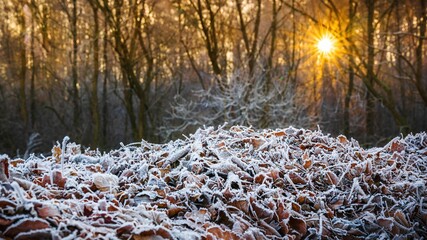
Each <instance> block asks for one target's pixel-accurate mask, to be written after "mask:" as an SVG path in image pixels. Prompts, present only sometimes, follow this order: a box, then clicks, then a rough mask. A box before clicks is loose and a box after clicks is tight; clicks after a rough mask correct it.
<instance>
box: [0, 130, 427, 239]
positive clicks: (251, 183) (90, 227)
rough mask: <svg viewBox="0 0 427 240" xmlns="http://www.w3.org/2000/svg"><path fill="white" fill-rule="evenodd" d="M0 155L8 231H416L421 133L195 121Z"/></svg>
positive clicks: (426, 137) (3, 222)
mask: <svg viewBox="0 0 427 240" xmlns="http://www.w3.org/2000/svg"><path fill="white" fill-rule="evenodd" d="M68 141H69V139H68V138H67V137H66V138H64V141H63V142H62V144H60V143H58V144H57V145H56V146H54V147H53V149H52V155H51V156H47V157H43V156H42V157H36V156H34V155H32V156H31V157H29V158H28V159H27V160H23V159H10V158H9V157H8V156H6V155H1V156H0V180H1V185H0V209H1V210H0V236H1V237H5V238H7V239H61V238H63V239H75V238H80V239H321V238H323V239H390V238H396V239H420V238H426V236H427V227H426V226H427V194H426V180H427V134H426V133H418V134H415V135H408V136H407V137H406V138H404V139H402V138H395V139H393V140H392V141H390V143H388V144H387V145H385V146H384V147H381V148H371V149H364V148H362V147H360V146H359V144H358V142H357V141H355V140H354V139H350V140H349V139H347V138H346V137H345V136H342V135H340V136H338V137H336V138H334V137H331V136H329V135H325V134H323V133H322V132H320V131H311V130H305V129H296V128H293V127H289V128H286V129H276V130H271V129H270V130H261V131H258V130H254V129H252V128H248V127H242V126H233V127H231V128H229V129H225V126H222V127H218V128H216V129H215V128H213V127H208V128H204V129H198V130H197V131H196V132H195V133H194V134H192V135H190V136H189V137H187V138H185V139H180V140H176V141H171V142H169V143H167V144H151V143H147V142H145V141H142V142H140V143H133V144H129V145H126V146H125V145H122V147H121V148H120V149H117V150H113V151H110V152H109V153H105V154H101V153H100V152H99V151H96V150H90V149H85V150H83V149H82V148H81V146H80V145H78V144H76V143H69V142H68Z"/></svg>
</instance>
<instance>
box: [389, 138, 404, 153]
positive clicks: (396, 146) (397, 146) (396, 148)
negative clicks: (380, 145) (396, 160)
mask: <svg viewBox="0 0 427 240" xmlns="http://www.w3.org/2000/svg"><path fill="white" fill-rule="evenodd" d="M404 149H405V145H403V143H401V142H400V141H398V140H395V141H393V142H392V143H391V145H390V148H389V150H390V152H401V151H403V150H404Z"/></svg>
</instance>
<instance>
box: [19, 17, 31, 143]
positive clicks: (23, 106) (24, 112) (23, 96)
mask: <svg viewBox="0 0 427 240" xmlns="http://www.w3.org/2000/svg"><path fill="white" fill-rule="evenodd" d="M18 11H19V10H18ZM20 11H21V12H20V13H18V14H19V15H18V18H19V23H20V25H21V38H20V41H21V42H20V47H21V49H20V50H21V52H20V58H21V59H20V60H21V69H20V72H19V107H20V113H21V118H22V120H23V125H24V136H25V137H27V135H28V120H29V114H28V108H27V93H26V82H27V48H26V45H25V37H26V23H25V15H24V10H23V9H21V10H20Z"/></svg>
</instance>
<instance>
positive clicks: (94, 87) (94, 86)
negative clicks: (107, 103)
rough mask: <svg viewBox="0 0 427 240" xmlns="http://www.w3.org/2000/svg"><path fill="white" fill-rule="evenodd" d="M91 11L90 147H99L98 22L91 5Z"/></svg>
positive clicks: (96, 13) (96, 11)
mask: <svg viewBox="0 0 427 240" xmlns="http://www.w3.org/2000/svg"><path fill="white" fill-rule="evenodd" d="M92 10H93V20H94V29H93V34H94V35H93V37H94V40H93V76H92V82H91V92H92V94H91V102H90V106H91V117H92V146H94V147H98V146H99V138H100V128H101V126H100V125H101V124H100V115H99V106H98V77H99V20H98V8H97V7H96V6H95V5H92Z"/></svg>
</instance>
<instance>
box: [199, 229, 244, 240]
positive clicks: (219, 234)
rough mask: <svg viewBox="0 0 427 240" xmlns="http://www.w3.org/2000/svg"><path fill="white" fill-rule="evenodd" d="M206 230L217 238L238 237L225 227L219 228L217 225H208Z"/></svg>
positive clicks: (235, 239) (235, 238) (236, 239)
mask: <svg viewBox="0 0 427 240" xmlns="http://www.w3.org/2000/svg"><path fill="white" fill-rule="evenodd" d="M207 232H208V233H210V234H212V235H213V236H215V237H216V238H217V239H233V240H238V239H240V238H239V237H238V236H237V235H236V234H234V233H233V232H231V231H229V230H226V229H221V228H220V227H217V226H214V227H209V228H208V229H207Z"/></svg>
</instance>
